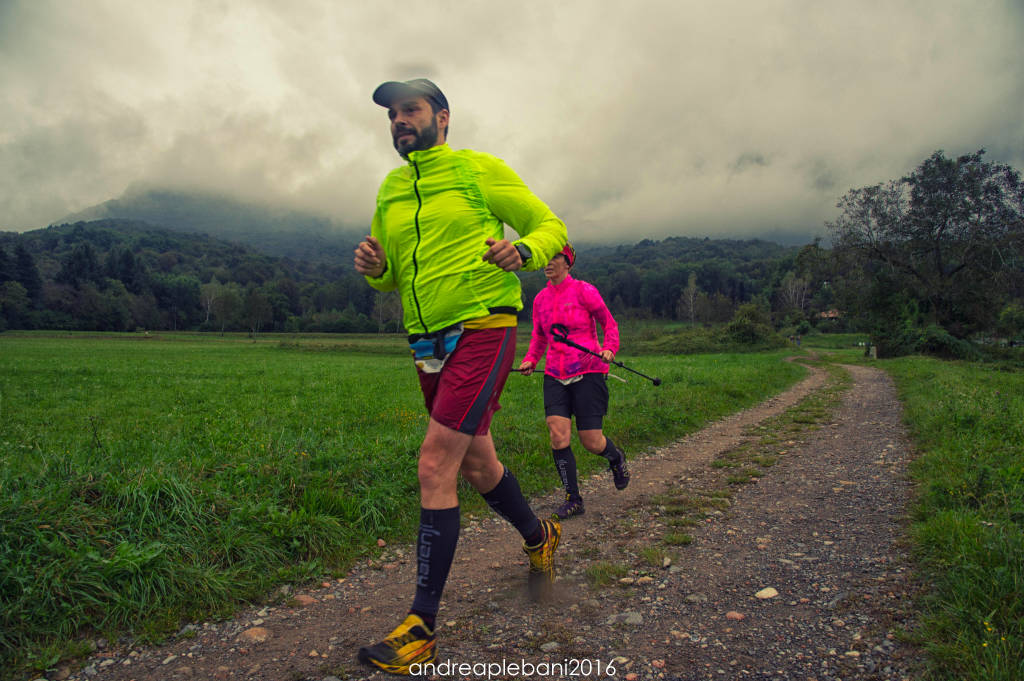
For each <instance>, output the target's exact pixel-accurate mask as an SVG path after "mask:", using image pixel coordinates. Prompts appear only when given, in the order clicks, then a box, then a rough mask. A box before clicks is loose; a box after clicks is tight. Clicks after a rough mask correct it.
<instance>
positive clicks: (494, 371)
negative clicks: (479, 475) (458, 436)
mask: <svg viewBox="0 0 1024 681" xmlns="http://www.w3.org/2000/svg"><path fill="white" fill-rule="evenodd" d="M515 354H516V328H515V327H514V326H505V327H501V328H497V329H466V330H465V331H463V332H462V337H461V338H459V342H458V344H457V345H456V346H455V350H453V351H452V353H451V354H450V355H449V356H448V361H446V362H445V364H444V368H442V369H441V371H440V372H438V373H436V374H427V373H424V372H422V371H420V370H419V369H417V370H416V372H417V373H418V374H419V379H420V389H421V390H422V391H423V399H424V402H425V403H426V405H427V412H429V413H430V416H431V418H433V419H434V420H435V421H437V422H438V423H440V424H441V425H443V426H448V427H449V428H451V429H452V430H457V431H459V432H460V433H466V434H468V435H483V434H485V433H486V432H487V431H488V430H489V429H490V427H491V417H492V416H494V412H496V411H498V409H500V408H501V406H500V405H499V404H498V398H499V397H500V396H501V391H502V389H503V388H504V387H505V379H507V378H508V373H509V370H510V369H511V368H512V362H513V360H514V359H515Z"/></svg>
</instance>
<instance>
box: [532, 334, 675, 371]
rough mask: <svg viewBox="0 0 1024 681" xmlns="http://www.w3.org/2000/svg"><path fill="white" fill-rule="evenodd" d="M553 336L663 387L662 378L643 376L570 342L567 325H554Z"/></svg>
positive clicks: (621, 364) (561, 341) (619, 363)
mask: <svg viewBox="0 0 1024 681" xmlns="http://www.w3.org/2000/svg"><path fill="white" fill-rule="evenodd" d="M551 335H552V336H553V337H554V339H555V340H556V341H558V342H559V343H564V344H565V345H568V346H570V347H573V348H576V349H577V350H581V351H583V352H585V353H587V354H588V355H593V356H594V357H599V358H600V359H601V361H602V362H609V363H611V364H614V365H615V366H617V367H619V368H620V369H625V370H626V371H632V372H633V373H634V374H636V375H637V376H640V377H642V378H646V379H647V380H648V381H650V382H651V383H653V384H654V385H661V379H660V378H652V377H650V376H647V375H646V374H642V373H640V372H639V371H637V370H636V369H630V368H629V367H628V366H626V365H625V364H623V363H622V362H616V361H615V360H614V359H613V360H606V359H605V358H604V357H601V355H600V353H597V352H594V351H593V350H591V349H590V348H587V347H584V346H582V345H580V344H579V343H574V342H573V341H571V340H569V329H568V328H567V327H566V326H565V324H552V325H551Z"/></svg>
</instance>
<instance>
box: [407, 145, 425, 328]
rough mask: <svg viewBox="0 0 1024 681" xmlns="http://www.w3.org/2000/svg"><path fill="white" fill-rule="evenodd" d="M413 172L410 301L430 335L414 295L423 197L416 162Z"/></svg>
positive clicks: (413, 164) (417, 270)
mask: <svg viewBox="0 0 1024 681" xmlns="http://www.w3.org/2000/svg"><path fill="white" fill-rule="evenodd" d="M410 163H411V164H412V168H413V170H415V171H416V179H415V180H413V182H412V190H413V191H414V192H416V213H415V215H414V216H413V224H414V225H415V226H416V245H415V246H413V249H412V299H413V302H414V303H416V316H417V317H419V320H420V325H421V326H423V332H424V333H430V329H428V328H427V323H426V322H425V321H424V320H423V310H422V309H421V308H420V298H419V296H417V295H416V275H418V274H419V271H420V266H419V261H418V260H417V258H416V253H417V252H418V251H419V249H420V238H421V235H420V209H421V208H423V197H422V196H420V187H419V181H420V167H419V165H418V164H417V163H416V161H410Z"/></svg>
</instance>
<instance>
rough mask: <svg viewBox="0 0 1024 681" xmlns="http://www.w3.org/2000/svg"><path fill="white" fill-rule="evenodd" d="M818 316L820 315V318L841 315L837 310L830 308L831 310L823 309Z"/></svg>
mask: <svg viewBox="0 0 1024 681" xmlns="http://www.w3.org/2000/svg"><path fill="white" fill-rule="evenodd" d="M818 316H819V317H821V318H822V319H839V318H840V317H842V316H843V315H842V314H841V313H840V312H839V310H837V309H835V308H832V309H831V310H825V311H824V312H822V313H820V314H819V315H818Z"/></svg>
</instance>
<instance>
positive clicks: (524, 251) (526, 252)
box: [516, 243, 533, 265]
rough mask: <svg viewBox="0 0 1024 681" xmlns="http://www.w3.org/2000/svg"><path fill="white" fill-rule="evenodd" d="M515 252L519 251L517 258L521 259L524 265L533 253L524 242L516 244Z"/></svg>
mask: <svg viewBox="0 0 1024 681" xmlns="http://www.w3.org/2000/svg"><path fill="white" fill-rule="evenodd" d="M516 252H518V253H519V259H520V260H522V261H523V264H524V265H525V264H526V261H527V260H529V259H530V258H531V257H533V253H532V252H531V251H530V249H529V247H528V246H527V245H526V244H522V243H519V244H516Z"/></svg>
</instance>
